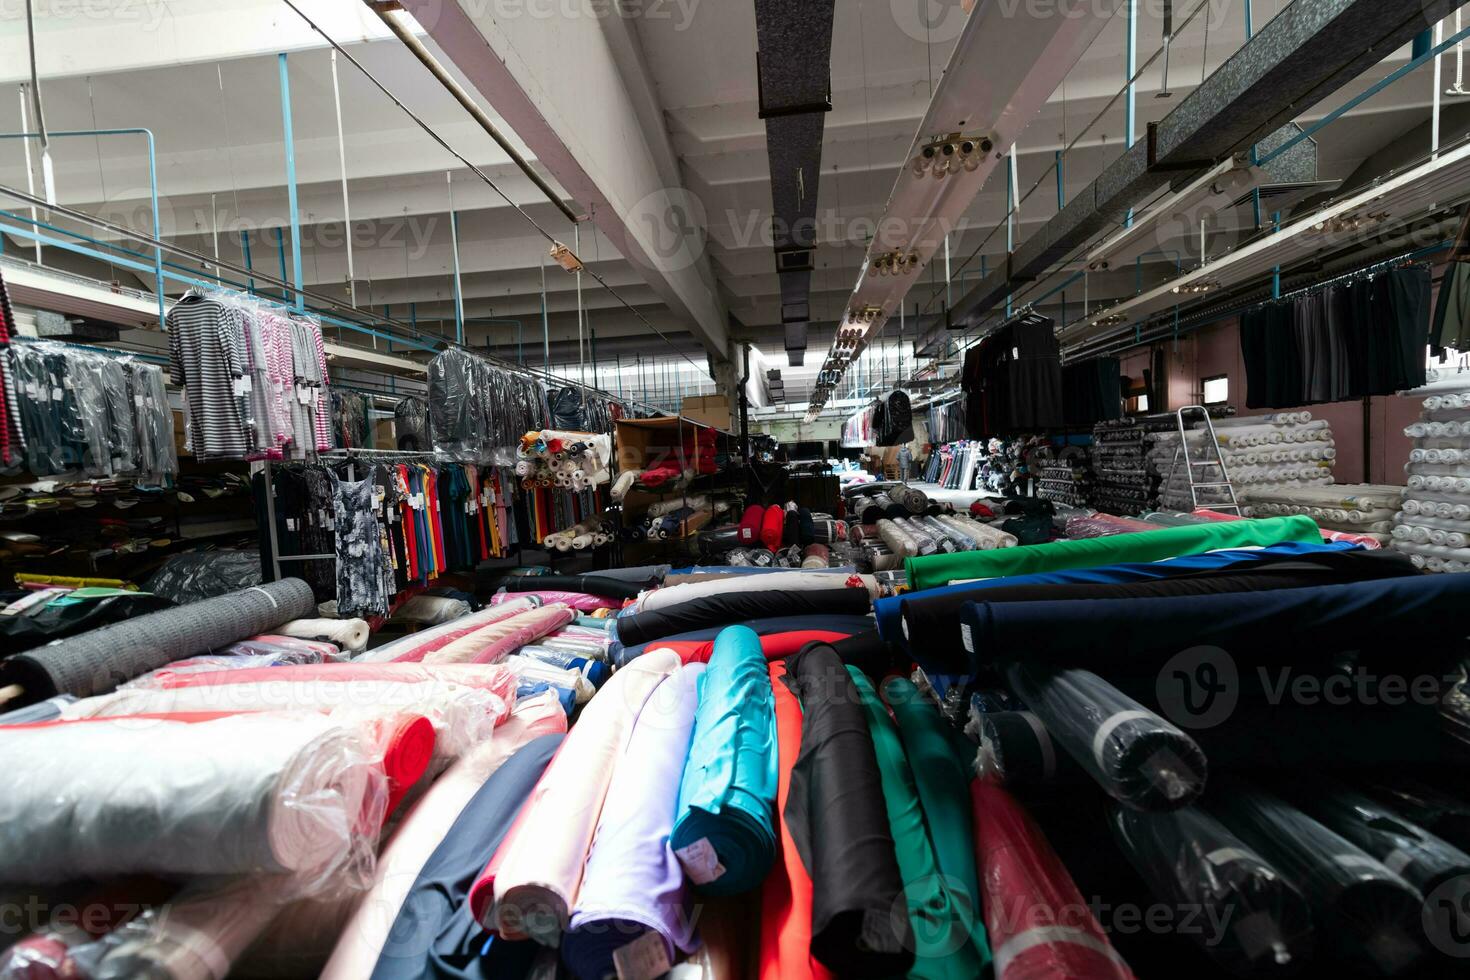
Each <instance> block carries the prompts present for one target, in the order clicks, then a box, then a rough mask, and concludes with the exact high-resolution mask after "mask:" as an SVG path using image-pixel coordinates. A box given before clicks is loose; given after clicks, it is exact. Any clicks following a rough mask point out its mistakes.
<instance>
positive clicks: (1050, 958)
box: [970, 779, 1133, 980]
mask: <svg viewBox="0 0 1470 980" xmlns="http://www.w3.org/2000/svg"><path fill="white" fill-rule="evenodd" d="M970 798H971V800H972V803H973V806H972V810H973V812H974V815H975V861H976V864H977V865H978V866H979V869H980V884H981V888H982V889H983V892H982V894H981V902H980V904H981V907H982V909H983V910H984V912H985V926H986V929H987V930H988V931H989V933H990V941H991V944H992V946H993V948H994V950H995V963H994V967H995V978H996V980H1075V978H1077V977H1087V978H1088V980H1133V971H1132V970H1130V969H1128V965H1127V964H1126V963H1124V962H1123V958H1122V957H1120V956H1119V955H1118V952H1117V950H1115V949H1113V945H1112V943H1110V942H1109V941H1108V934H1107V933H1106V932H1104V931H1103V928H1102V926H1101V925H1099V924H1098V921H1097V919H1096V918H1095V917H1094V916H1093V914H1092V912H1091V909H1090V907H1089V906H1088V904H1087V900H1086V899H1085V898H1083V897H1082V893H1081V892H1080V891H1079V890H1078V888H1077V884H1076V883H1075V882H1074V881H1073V880H1072V876H1071V875H1070V874H1069V873H1068V872H1067V868H1066V865H1064V864H1063V863H1062V861H1061V859H1060V858H1058V857H1057V854H1056V851H1054V850H1052V847H1051V844H1050V843H1049V842H1048V841H1047V839H1046V835H1045V834H1043V833H1042V832H1041V828H1039V827H1037V826H1036V824H1035V822H1033V821H1032V819H1031V816H1030V815H1029V814H1028V813H1027V812H1026V811H1025V809H1024V808H1023V807H1022V806H1021V805H1020V804H1019V803H1017V802H1016V800H1015V798H1014V797H1012V796H1011V795H1010V794H1009V793H1007V792H1006V791H1005V790H1004V789H1002V788H1001V787H999V786H996V785H994V784H992V783H985V782H982V781H980V780H978V779H977V780H972V781H971V783H970Z"/></svg>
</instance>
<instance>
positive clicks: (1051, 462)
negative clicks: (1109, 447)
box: [1031, 446, 1093, 507]
mask: <svg viewBox="0 0 1470 980" xmlns="http://www.w3.org/2000/svg"><path fill="white" fill-rule="evenodd" d="M1031 467H1032V469H1033V470H1034V471H1035V473H1036V477H1037V480H1036V495H1037V496H1038V497H1041V498H1043V499H1045V500H1051V501H1055V502H1056V503H1059V504H1070V505H1071V506H1073V507H1086V506H1088V505H1089V504H1090V503H1091V502H1092V495H1093V477H1092V466H1091V459H1090V454H1089V453H1088V451H1087V449H1086V448H1085V447H1083V446H1066V447H1064V448H1061V449H1057V448H1054V447H1052V446H1042V447H1039V448H1038V449H1037V450H1036V451H1035V452H1033V453H1032V454H1031Z"/></svg>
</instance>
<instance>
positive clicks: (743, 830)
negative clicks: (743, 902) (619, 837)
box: [669, 626, 777, 895]
mask: <svg viewBox="0 0 1470 980" xmlns="http://www.w3.org/2000/svg"><path fill="white" fill-rule="evenodd" d="M776 778H777V759H776V703H775V694H774V693H773V691H772V690H771V677H770V672H769V668H768V667H767V665H766V658H765V655H764V654H763V653H762V652H761V644H760V637H759V636H757V635H756V633H755V631H754V630H751V629H749V628H747V627H744V626H731V627H728V628H726V629H725V630H723V631H721V633H720V635H719V636H718V637H716V638H715V648H714V653H713V654H712V655H711V656H710V662H709V666H708V668H706V670H705V672H704V675H703V676H702V677H701V678H700V680H699V706H698V708H697V709H696V710H695V716H694V734H693V736H692V738H691V740H690V745H689V758H688V760H687V761H686V762H685V765H684V775H683V778H682V779H681V780H680V783H679V803H678V807H677V809H676V810H675V812H676V813H677V814H678V817H677V819H676V820H675V822H674V831H673V833H672V834H671V835H670V837H669V843H670V846H672V847H673V849H674V853H675V855H676V856H677V857H678V858H679V862H680V864H682V865H683V866H684V872H685V874H686V875H687V876H688V877H689V880H690V882H691V883H692V884H693V885H694V886H695V887H696V888H698V889H699V890H700V891H701V892H703V893H704V894H706V895H735V894H739V893H741V892H746V891H750V890H752V889H754V888H757V887H759V886H760V884H761V882H762V881H764V880H765V877H766V872H767V871H769V870H770V867H771V864H772V862H773V861H774V860H775V857H776V829H775V817H776Z"/></svg>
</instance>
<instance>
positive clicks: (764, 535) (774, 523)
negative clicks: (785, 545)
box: [760, 504, 786, 551]
mask: <svg viewBox="0 0 1470 980" xmlns="http://www.w3.org/2000/svg"><path fill="white" fill-rule="evenodd" d="M785 529H786V511H785V510H784V509H783V508H782V507H781V505H780V504H772V505H771V506H769V507H767V508H766V512H765V514H764V515H763V516H762V517H761V534H760V539H761V544H763V545H765V546H766V549H767V550H768V551H775V550H777V549H778V548H780V547H781V537H782V534H783V533H784V532H785Z"/></svg>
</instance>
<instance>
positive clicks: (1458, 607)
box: [960, 575, 1470, 671]
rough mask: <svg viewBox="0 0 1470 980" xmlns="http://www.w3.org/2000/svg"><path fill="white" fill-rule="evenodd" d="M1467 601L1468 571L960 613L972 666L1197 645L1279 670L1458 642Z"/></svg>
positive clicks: (1110, 656) (1138, 654)
mask: <svg viewBox="0 0 1470 980" xmlns="http://www.w3.org/2000/svg"><path fill="white" fill-rule="evenodd" d="M1467 602H1470V576H1465V575H1416V576H1412V577H1406V578H1392V579H1377V580H1370V581H1366V582H1354V583H1351V584H1347V585H1324V586H1317V587H1315V588H1296V589H1278V590H1275V591H1264V592H1237V593H1224V594H1214V595H1192V596H1178V597H1164V598H1146V599H1065V600H1058V601H1036V602H969V603H966V604H965V607H964V611H963V612H962V613H961V617H960V618H961V622H962V623H963V624H964V625H965V626H966V627H967V628H968V629H969V630H970V635H971V637H972V639H973V643H974V648H975V651H976V652H975V653H974V654H973V656H974V657H975V658H976V661H977V662H978V663H988V662H992V661H994V660H996V659H998V658H1001V657H1004V658H1008V659H1018V657H1017V655H1018V654H1020V655H1022V656H1021V657H1019V659H1025V658H1026V657H1033V656H1034V657H1043V658H1046V659H1048V660H1052V661H1055V662H1060V663H1068V664H1074V665H1076V666H1079V667H1086V668H1089V669H1102V668H1107V667H1119V666H1123V667H1130V668H1133V669H1142V670H1144V671H1147V670H1149V669H1151V668H1152V667H1154V666H1156V664H1155V661H1156V660H1157V659H1158V658H1161V657H1165V656H1169V655H1172V654H1174V653H1176V652H1178V651H1180V650H1183V649H1185V648H1188V647H1201V646H1212V647H1218V648H1220V649H1222V650H1224V651H1225V652H1226V653H1228V654H1229V655H1230V656H1231V657H1232V658H1234V659H1235V660H1236V661H1237V662H1241V663H1258V664H1271V665H1281V666H1286V665H1298V666H1304V665H1326V664H1328V663H1329V662H1330V661H1331V660H1332V659H1333V657H1334V655H1335V654H1338V653H1340V652H1342V651H1347V650H1365V651H1397V652H1400V653H1401V654H1402V655H1403V656H1405V657H1408V656H1412V655H1414V653H1415V651H1423V650H1427V649H1432V648H1434V647H1435V645H1437V644H1439V645H1444V644H1447V643H1449V642H1459V640H1460V638H1462V637H1463V636H1464V633H1465V630H1464V627H1463V619H1464V610H1465V608H1466V605H1465V604H1466V603H1467ZM1043 635H1044V636H1045V637H1046V642H1045V643H1043V644H1038V643H1037V642H1036V637H1038V636H1043Z"/></svg>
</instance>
